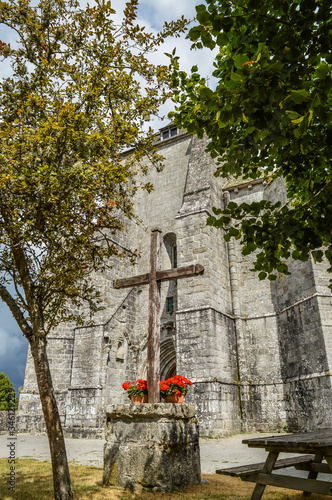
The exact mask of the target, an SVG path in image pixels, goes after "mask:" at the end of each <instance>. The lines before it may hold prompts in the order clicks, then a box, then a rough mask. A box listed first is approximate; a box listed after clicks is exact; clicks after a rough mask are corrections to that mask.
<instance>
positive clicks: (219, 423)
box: [19, 133, 332, 436]
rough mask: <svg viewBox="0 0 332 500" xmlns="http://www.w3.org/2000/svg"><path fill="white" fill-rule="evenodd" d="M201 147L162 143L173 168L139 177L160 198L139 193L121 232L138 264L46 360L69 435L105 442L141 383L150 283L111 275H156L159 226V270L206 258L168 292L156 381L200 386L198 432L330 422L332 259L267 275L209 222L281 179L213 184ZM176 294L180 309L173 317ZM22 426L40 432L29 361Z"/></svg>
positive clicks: (265, 193)
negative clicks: (134, 385)
mask: <svg viewBox="0 0 332 500" xmlns="http://www.w3.org/2000/svg"><path fill="white" fill-rule="evenodd" d="M206 144H207V143H206V140H205V139H202V140H199V139H198V138H197V137H193V136H192V135H191V134H187V133H183V134H180V135H178V136H177V137H174V138H172V139H169V140H166V141H161V142H160V144H159V146H160V151H161V153H162V154H163V155H164V157H165V168H164V170H162V171H161V172H157V170H156V169H155V168H151V170H150V171H149V173H148V177H146V178H144V182H146V181H150V182H152V183H153V185H154V190H153V191H152V192H151V193H150V194H148V193H147V192H146V191H144V190H139V191H138V192H137V194H136V197H135V200H134V202H135V209H136V213H137V216H138V217H139V218H140V220H141V221H142V224H141V225H136V224H135V223H134V222H131V221H127V222H126V223H125V230H124V231H122V232H120V233H119V234H118V235H116V244H117V245H119V247H120V248H122V249H128V248H131V249H133V248H137V249H138V251H139V252H140V254H141V258H140V259H138V261H137V265H136V266H135V268H133V267H132V266H130V265H129V264H127V263H125V262H124V261H123V260H122V259H118V260H114V261H112V265H113V267H112V268H111V269H108V270H106V271H105V272H103V273H98V274H96V276H95V278H94V285H95V286H96V287H97V289H98V290H99V291H100V293H101V297H102V299H103V301H104V306H105V309H104V310H103V311H101V312H100V313H98V315H97V316H96V318H95V321H94V323H95V325H96V326H94V327H87V328H76V327H74V326H73V325H61V326H60V327H58V328H57V329H56V330H55V331H54V332H52V333H51V335H50V337H49V341H48V353H49V357H50V359H51V371H52V376H53V380H54V385H55V394H56V397H57V401H58V403H59V409H60V414H61V418H62V421H63V423H64V428H65V433H66V434H67V435H70V436H75V435H76V436H88V435H90V436H93V435H95V436H100V435H101V434H102V433H103V431H104V426H105V414H106V407H107V406H108V405H109V404H112V403H118V404H121V403H126V402H128V399H127V397H126V394H125V392H124V391H123V389H122V387H121V386H122V383H123V382H124V381H126V380H136V379H137V378H146V345H147V323H148V310H147V303H148V287H147V286H137V287H134V288H133V289H128V290H126V289H119V290H116V289H114V288H113V286H112V283H113V280H115V279H119V278H125V277H128V276H132V275H134V274H135V275H136V274H144V273H146V272H147V271H148V270H149V245H150V231H151V229H152V228H153V227H156V226H158V227H160V228H161V229H162V231H163V236H164V248H163V264H162V269H169V268H170V267H172V264H173V260H174V246H175V245H176V247H177V252H176V253H177V265H178V267H181V266H188V265H192V264H197V263H201V264H202V265H203V266H204V268H205V272H204V275H203V276H198V277H195V278H188V279H186V280H178V281H174V282H169V283H162V285H161V305H162V313H161V376H162V378H167V377H168V376H169V375H170V374H171V373H172V371H174V372H175V371H176V372H177V373H179V374H181V375H184V376H186V377H188V378H189V379H190V380H192V381H193V387H192V388H191V389H190V390H189V392H188V394H187V396H186V401H187V402H190V403H195V404H196V407H197V418H198V420H199V422H200V432H201V434H202V435H207V434H215V435H223V434H229V433H234V432H239V431H241V430H255V429H257V430H266V431H275V430H276V429H278V428H279V429H280V428H283V427H284V426H287V427H288V428H292V429H293V430H296V429H305V428H308V429H309V428H312V426H316V427H317V426H318V427H319V426H322V427H324V426H325V427H327V426H329V425H331V417H330V416H331V415H332V412H331V407H332V388H331V373H332V307H331V306H332V295H331V292H330V290H329V289H328V288H327V285H328V280H329V274H328V273H327V267H328V266H327V263H326V262H322V263H314V262H312V261H308V262H294V261H291V260H290V261H289V268H290V271H291V273H292V274H291V275H290V276H286V277H282V276H281V277H280V278H279V279H278V280H277V281H275V282H269V281H268V280H264V281H259V279H258V277H257V274H255V273H253V272H251V271H250V269H251V268H252V267H253V259H254V255H248V256H243V255H242V253H241V247H240V245H239V242H238V241H234V240H233V239H232V240H231V241H230V242H229V243H226V242H225V240H224V238H223V233H222V231H220V230H219V229H217V228H213V227H210V226H207V224H206V219H207V216H209V215H210V214H211V213H212V207H213V206H217V207H222V206H223V205H224V204H225V203H227V201H228V200H232V201H235V202H237V203H241V202H248V203H250V202H251V201H254V200H256V201H259V200H261V199H268V200H271V201H272V202H275V201H277V200H281V202H282V203H284V202H285V201H286V193H285V187H284V184H283V181H282V179H278V180H276V181H275V182H273V183H271V184H269V185H265V184H264V182H263V179H261V180H257V181H254V182H251V183H250V182H248V181H242V182H238V183H235V182H230V183H229V182H228V180H227V179H221V178H215V177H214V176H213V172H214V171H215V164H214V162H213V161H212V160H211V158H210V157H209V155H208V154H207V153H206V152H205V148H206ZM170 297H172V298H173V303H174V311H173V312H172V311H168V310H167V298H170ZM19 408H20V412H19V413H20V414H22V419H20V422H21V424H20V425H22V426H23V427H22V430H24V431H25V432H30V431H32V432H34V431H35V430H36V429H37V430H38V431H42V430H43V420H42V417H41V406H40V401H39V395H38V391H37V385H36V379H35V374H34V367H33V362H32V359H31V356H30V354H29V356H28V363H27V369H26V376H25V382H24V390H23V391H22V392H21V395H20V407H19Z"/></svg>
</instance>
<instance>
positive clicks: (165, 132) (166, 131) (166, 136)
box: [163, 130, 169, 141]
mask: <svg viewBox="0 0 332 500" xmlns="http://www.w3.org/2000/svg"><path fill="white" fill-rule="evenodd" d="M168 138H169V130H164V131H163V141H164V140H165V139H168Z"/></svg>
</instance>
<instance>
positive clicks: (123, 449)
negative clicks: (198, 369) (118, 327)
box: [103, 403, 201, 491]
mask: <svg viewBox="0 0 332 500" xmlns="http://www.w3.org/2000/svg"><path fill="white" fill-rule="evenodd" d="M105 437H106V443H105V447H104V475H103V484H104V486H115V487H122V488H125V489H129V490H130V491H140V490H142V489H144V490H148V491H171V490H174V489H177V488H182V487H184V486H188V485H195V484H198V483H199V482H200V479H201V477H200V474H201V471H200V455H199V430H198V421H197V418H196V408H195V405H192V404H181V405H180V404H170V403H167V404H166V403H154V404H152V403H147V404H141V405H131V404H127V405H111V406H109V407H108V408H107V421H106V436H105Z"/></svg>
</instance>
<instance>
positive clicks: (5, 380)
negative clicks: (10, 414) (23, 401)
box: [0, 372, 18, 411]
mask: <svg viewBox="0 0 332 500" xmlns="http://www.w3.org/2000/svg"><path fill="white" fill-rule="evenodd" d="M17 407H18V397H17V396H16V393H15V391H14V386H13V382H11V381H10V380H9V377H7V375H6V374H5V373H3V372H0V411H4V410H5V411H7V410H11V411H13V410H17Z"/></svg>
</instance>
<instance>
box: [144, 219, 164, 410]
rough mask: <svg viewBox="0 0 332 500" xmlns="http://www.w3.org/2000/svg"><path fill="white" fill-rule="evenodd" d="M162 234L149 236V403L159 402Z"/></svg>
mask: <svg viewBox="0 0 332 500" xmlns="http://www.w3.org/2000/svg"><path fill="white" fill-rule="evenodd" d="M161 245H162V232H161V230H160V229H159V228H156V229H153V230H152V234H151V247H150V248H151V249H150V273H149V330H148V363H147V383H148V401H149V403H159V401H160V389H159V381H160V282H158V281H157V271H160V270H161V259H162V253H161V248H162V247H161Z"/></svg>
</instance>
